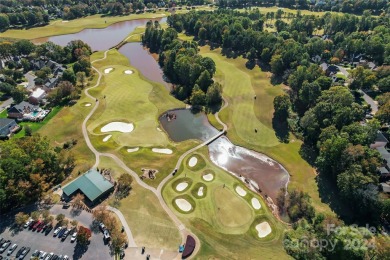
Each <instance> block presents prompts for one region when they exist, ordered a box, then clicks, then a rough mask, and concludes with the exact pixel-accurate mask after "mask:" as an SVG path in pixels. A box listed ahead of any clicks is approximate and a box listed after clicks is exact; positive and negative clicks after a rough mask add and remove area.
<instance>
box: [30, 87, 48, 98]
mask: <svg viewBox="0 0 390 260" xmlns="http://www.w3.org/2000/svg"><path fill="white" fill-rule="evenodd" d="M44 93H45V91H44V90H43V89H41V88H37V89H35V90H34V92H33V93H32V94H31V96H32V97H35V98H40V97H41V96H42V95H43V94H44Z"/></svg>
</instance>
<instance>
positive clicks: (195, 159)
mask: <svg viewBox="0 0 390 260" xmlns="http://www.w3.org/2000/svg"><path fill="white" fill-rule="evenodd" d="M197 163H198V158H196V157H195V156H192V157H191V159H190V161H189V162H188V165H189V166H190V167H194V166H195V165H196V164H197Z"/></svg>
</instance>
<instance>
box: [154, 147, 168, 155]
mask: <svg viewBox="0 0 390 260" xmlns="http://www.w3.org/2000/svg"><path fill="white" fill-rule="evenodd" d="M152 151H153V152H155V153H163V154H172V153H173V152H172V150H171V149H167V148H165V149H160V148H152Z"/></svg>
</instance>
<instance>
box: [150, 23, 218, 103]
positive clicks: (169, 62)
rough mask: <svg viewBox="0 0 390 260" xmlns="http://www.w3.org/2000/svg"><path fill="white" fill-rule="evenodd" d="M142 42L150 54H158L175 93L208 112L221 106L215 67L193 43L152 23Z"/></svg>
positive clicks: (171, 29)
mask: <svg viewBox="0 0 390 260" xmlns="http://www.w3.org/2000/svg"><path fill="white" fill-rule="evenodd" d="M142 42H143V44H145V45H146V46H147V47H148V48H149V49H150V51H152V52H157V53H159V64H160V66H161V68H162V70H163V72H164V75H165V76H166V77H167V78H168V79H169V80H170V81H171V83H172V84H173V85H174V88H173V91H172V93H173V94H174V95H175V96H176V97H177V98H178V99H180V100H184V101H185V102H187V103H189V104H191V105H193V106H194V107H203V106H206V107H208V108H211V107H214V106H218V105H220V104H221V102H222V96H221V91H222V88H221V86H220V84H218V83H216V82H214V81H213V79H212V78H213V75H214V74H215V71H216V66H215V63H214V61H213V60H212V59H210V58H208V57H202V56H201V55H200V54H199V53H198V44H197V43H196V42H194V41H180V40H179V39H178V34H177V31H176V30H175V29H173V28H168V29H166V30H164V29H162V28H161V26H160V24H159V23H158V22H157V21H156V22H154V23H153V22H151V21H149V22H148V23H147V25H146V29H145V34H144V35H143V36H142Z"/></svg>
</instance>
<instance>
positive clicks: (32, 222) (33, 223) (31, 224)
mask: <svg viewBox="0 0 390 260" xmlns="http://www.w3.org/2000/svg"><path fill="white" fill-rule="evenodd" d="M37 222H38V221H36V220H33V221H31V222H30V224H29V225H28V229H30V230H31V229H32V228H33V226H34V225H35V224H36V223H37Z"/></svg>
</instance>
